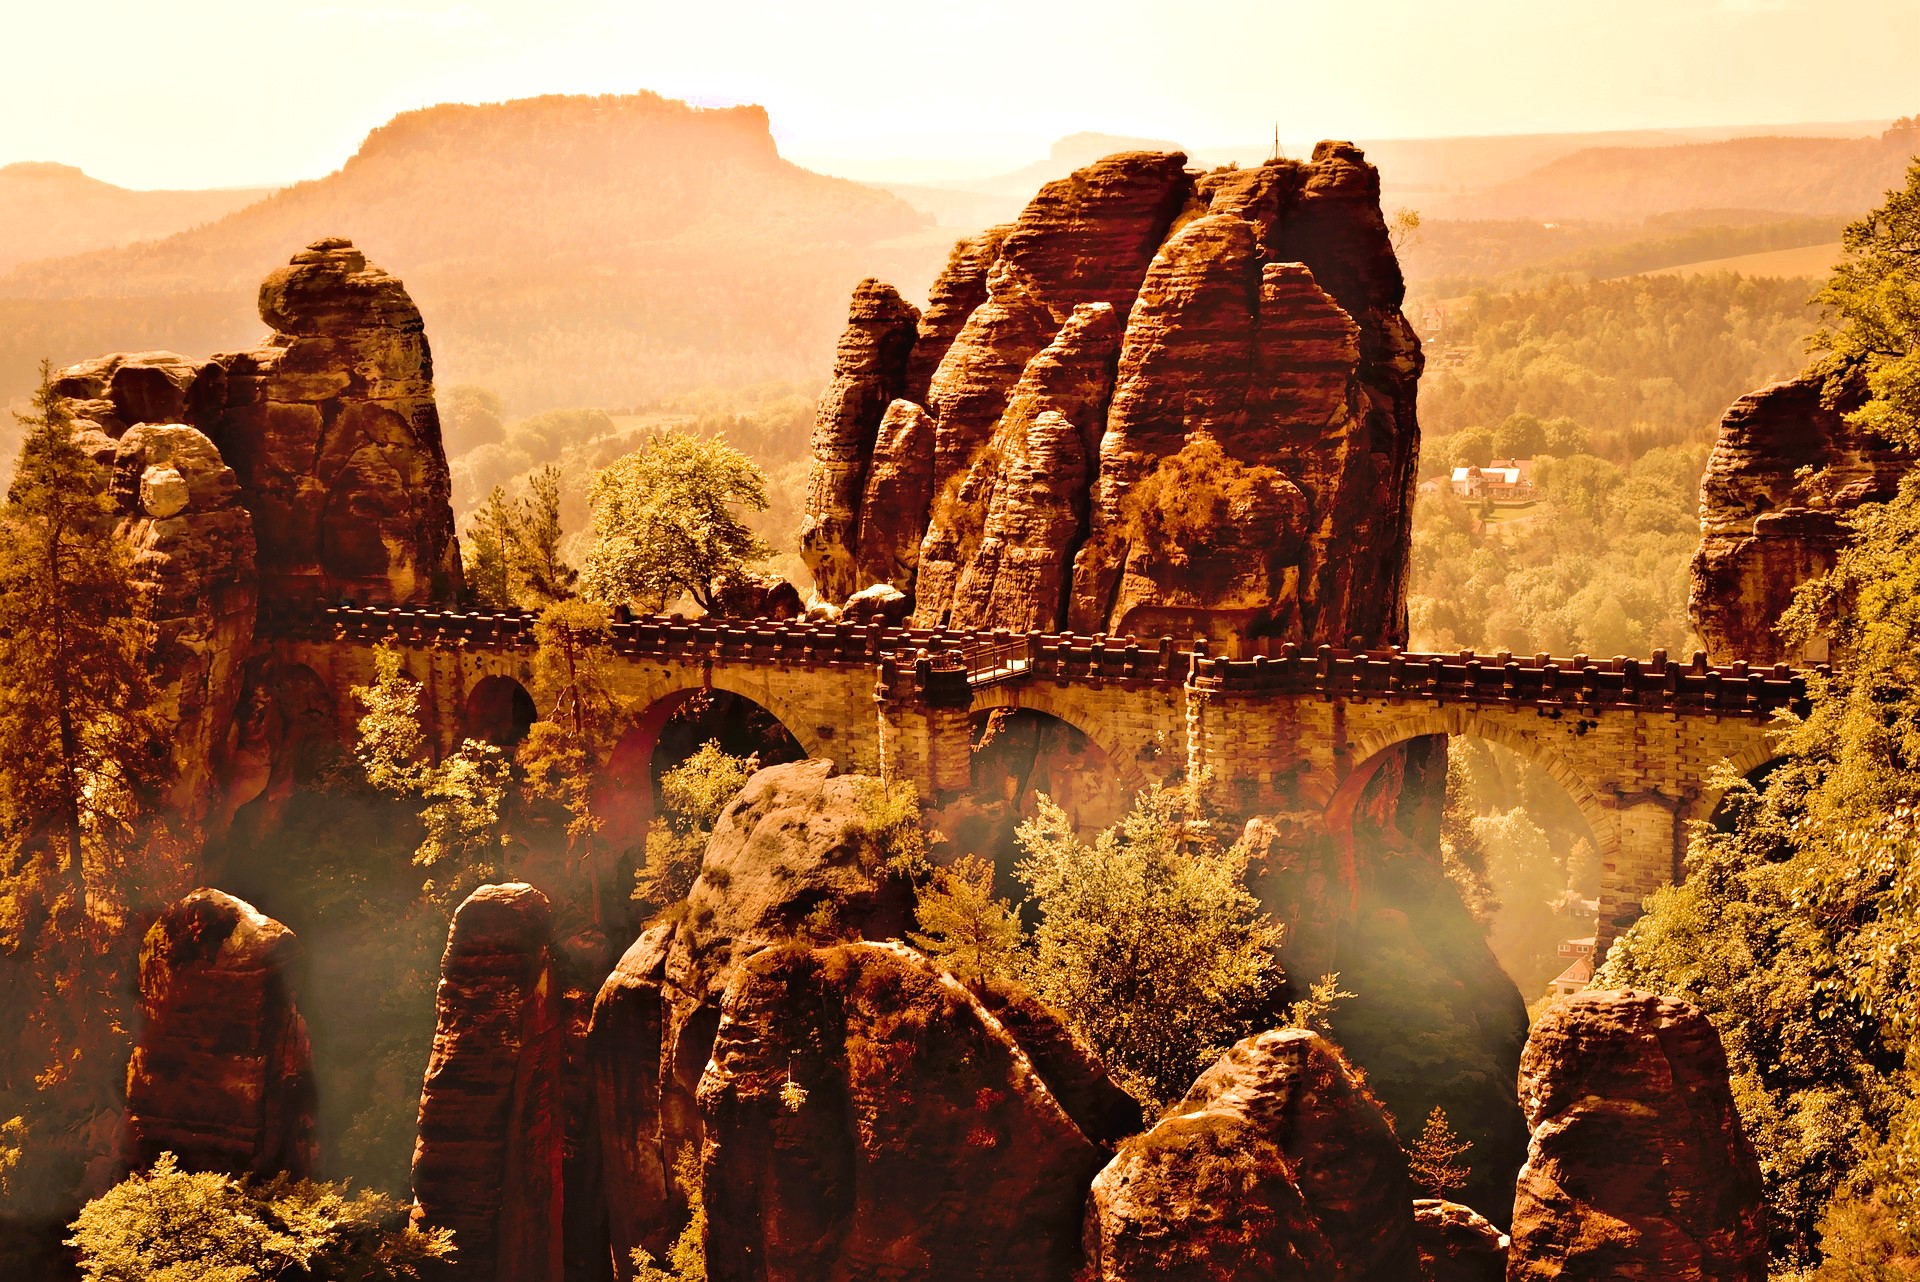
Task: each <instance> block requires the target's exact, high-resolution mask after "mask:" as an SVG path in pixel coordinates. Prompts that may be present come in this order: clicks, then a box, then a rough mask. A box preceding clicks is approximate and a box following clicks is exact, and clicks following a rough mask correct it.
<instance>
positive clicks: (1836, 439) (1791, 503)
mask: <svg viewBox="0 0 1920 1282" xmlns="http://www.w3.org/2000/svg"><path fill="white" fill-rule="evenodd" d="M1824 384H1825V380H1824V379H1823V378H1821V377H1818V376H1803V377H1801V378H1797V379H1793V380H1791V381H1788V382H1784V383H1774V384H1772V385H1771V386H1768V387H1764V388H1761V389H1760V390H1759V391H1757V392H1750V393H1748V394H1747V395H1745V396H1742V397H1741V398H1740V399H1739V400H1737V401H1735V402H1734V403H1733V405H1732V406H1731V408H1729V409H1728V410H1727V413H1726V417H1725V418H1723V419H1722V420H1721V421H1720V435H1719V438H1718V440H1716V441H1715V442H1714V447H1713V454H1712V456H1711V457H1710V458H1709V459H1708V460H1707V471H1706V474H1705V475H1704V476H1703V477H1702V478H1701V480H1700V547H1699V549H1698V550H1697V551H1696V552H1695V553H1694V557H1693V571H1692V582H1691V585H1690V591H1689V596H1688V602H1687V608H1688V612H1689V614H1690V615H1691V617H1692V619H1693V626H1694V629H1695V630H1696V631H1697V632H1698V633H1699V634H1700V637H1701V639H1702V640H1703V641H1705V642H1706V645H1707V649H1708V652H1709V653H1710V654H1711V655H1712V656H1713V657H1714V658H1715V659H1716V660H1719V661H1721V662H1731V661H1733V660H1735V659H1745V660H1747V661H1749V662H1752V663H1772V662H1778V661H1781V660H1786V661H1800V660H1813V661H1819V660H1824V659H1827V658H1828V657H1830V656H1829V655H1828V653H1827V645H1826V641H1825V639H1824V638H1823V639H1820V640H1818V641H1816V642H1815V643H1814V645H1813V646H1812V648H1811V649H1810V650H1807V651H1804V652H1803V651H1801V650H1800V649H1797V648H1790V647H1789V646H1788V644H1787V642H1786V641H1785V640H1784V639H1783V638H1781V637H1780V636H1779V635H1778V634H1777V633H1776V632H1775V631H1774V625H1775V624H1777V623H1778V622H1779V620H1780V615H1781V613H1782V612H1783V611H1785V609H1786V608H1787V606H1788V605H1790V604H1791V603H1792V601H1793V594H1794V592H1795V590H1796V589H1797V588H1799V586H1800V585H1801V584H1802V583H1805V582H1807V581H1808V580H1810V579H1813V578H1815V577H1817V576H1819V575H1821V574H1824V573H1825V572H1826V571H1828V570H1830V569H1832V568H1833V564H1834V560H1835V558H1836V557H1837V556H1838V555H1839V552H1840V549H1841V548H1842V547H1844V546H1845V545H1846V543H1847V541H1848V539H1849V538H1851V536H1852V528H1851V526H1850V524H1849V521H1848V517H1849V515H1850V514H1851V513H1852V511H1853V510H1854V509H1855V508H1857V507H1859V506H1860V505H1861V504H1863V503H1876V502H1882V501H1884V500H1886V499H1889V498H1891V497H1893V494H1894V492H1895V491H1896V490H1897V489H1898V488H1899V485H1900V478H1901V477H1902V476H1904V475H1905V474H1906V471H1907V469H1908V468H1909V467H1910V466H1911V460H1910V459H1908V458H1906V457H1904V456H1902V455H1900V454H1898V453H1897V452H1896V451H1895V450H1894V449H1893V448H1892V447H1891V446H1890V445H1889V444H1888V443H1887V442H1885V441H1882V440H1879V439H1878V438H1875V437H1872V436H1869V435H1868V434H1866V433H1864V432H1862V431H1861V430H1860V429H1858V428H1856V427H1854V426H1852V425H1851V424H1849V423H1848V422H1847V421H1846V416H1847V414H1848V413H1849V412H1851V411H1852V410H1854V409H1856V408H1858V407H1859V405H1860V403H1861V401H1862V399H1863V396H1864V391H1863V389H1862V387H1861V386H1860V385H1859V384H1858V383H1857V382H1856V383H1852V384H1848V385H1846V386H1845V387H1844V388H1843V390H1842V391H1841V393H1840V395H1839V396H1837V397H1836V398H1834V400H1833V403H1831V404H1825V403H1823V401H1824V400H1825V399H1826V398H1825V386H1824ZM1803 468H1810V469H1814V472H1815V473H1819V475H1818V477H1817V479H1816V478H1815V477H1814V476H1812V475H1809V476H1802V475H1800V472H1801V469H1803Z"/></svg>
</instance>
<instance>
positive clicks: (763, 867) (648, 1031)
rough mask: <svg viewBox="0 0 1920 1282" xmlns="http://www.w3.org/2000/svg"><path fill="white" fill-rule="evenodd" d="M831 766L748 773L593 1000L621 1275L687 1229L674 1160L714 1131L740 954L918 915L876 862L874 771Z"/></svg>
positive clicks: (879, 929) (896, 925) (599, 1099)
mask: <svg viewBox="0 0 1920 1282" xmlns="http://www.w3.org/2000/svg"><path fill="white" fill-rule="evenodd" d="M832 771H833V763H832V762H831V761H826V760H813V761H800V762H794V763H791V764H788V765H780V766H770V767H768V768H767V769H765V770H761V771H759V772H758V773H756V774H755V775H754V776H753V777H752V778H751V779H749V780H748V781H747V785H746V787H745V788H743V789H742V790H741V791H740V793H739V795H738V796H736V797H735V798H734V800H733V801H732V803H730V804H729V805H728V807H727V809H726V810H725V811H723V812H722V813H721V815H720V818H719V819H718V820H717V821H716V822H715V825H714V831H713V837H712V839H711V840H710V841H709V843H708V846H707V851H706V854H705V856H704V857H703V859H702V861H701V866H700V875H699V877H698V879H697V880H696V881H695V882H694V885H693V888H692V890H691V891H690V892H689V894H688V897H687V901H686V903H685V905H684V907H683V908H682V909H681V910H680V912H679V914H678V916H677V917H675V918H674V919H673V920H672V921H671V922H669V923H667V924H664V925H660V926H656V927H654V928H652V929H650V930H649V931H647V933H645V934H644V935H642V936H641V937H640V939H639V940H638V941H637V942H636V943H635V944H634V945H633V946H632V947H631V948H629V949H628V950H627V952H626V955H625V956H624V957H622V958H621V960H620V963H619V965H618V966H616V967H615V969H614V972H613V974H612V975H611V976H609V977H608V979H607V981H606V983H605V984H604V985H602V987H601V989H600V994H599V996H598V998H597V999H596V1000H595V1004H594V1010H593V1020H592V1024H591V1027H590V1029H589V1032H588V1047H587V1050H588V1058H589V1061H590V1063H591V1065H592V1069H593V1073H594V1080H595V1083H596V1106H597V1108H598V1109H599V1116H600V1131H601V1142H602V1144H603V1146H604V1159H603V1161H604V1179H605V1183H606V1187H607V1190H608V1202H609V1208H610V1213H611V1229H612V1239H613V1255H614V1263H615V1267H616V1268H617V1269H618V1270H620V1276H621V1277H623V1278H625V1277H629V1276H631V1272H630V1270H631V1265H630V1264H629V1263H627V1256H628V1253H629V1251H630V1250H631V1248H633V1247H635V1246H642V1247H645V1248H646V1249H648V1250H650V1251H652V1252H653V1253H654V1254H655V1255H661V1254H663V1253H664V1250H665V1247H666V1244H667V1242H668V1241H669V1240H670V1239H671V1237H672V1235H673V1233H674V1232H676V1231H677V1229H678V1221H679V1218H680V1216H681V1215H682V1214H683V1211H684V1206H685V1190H684V1189H682V1188H680V1187H679V1185H678V1184H677V1182H676V1176H675V1167H676V1165H678V1163H679V1162H680V1159H681V1157H682V1155H683V1154H685V1153H687V1152H688V1151H692V1152H694V1153H696V1154H697V1153H698V1151H699V1146H700V1143H701V1141H702V1138H703V1135H704V1133H705V1131H704V1124H703V1122H702V1120H701V1117H700V1112H699V1110H698V1108H697V1107H696V1106H695V1102H694V1100H695V1091H696V1089H697V1088H698V1086H699V1082H700V1074H701V1071H702V1070H703V1069H704V1068H705V1066H706V1063H707V1060H708V1057H709V1056H710V1054H711V1053H712V1049H713V1039H714V1034H715V1031H716V1029H717V1028H718V1027H719V1024H720V1007H721V997H722V995H723V993H724V992H725V991H726V988H727V985H728V982H729V981H730V980H731V979H732V977H733V973H734V971H735V969H736V968H737V966H738V965H739V964H740V962H741V961H742V960H743V959H744V958H746V957H748V956H751V955H752V954H753V953H755V952H758V951H759V950H760V949H762V948H764V947H766V946H768V945H769V944H772V943H774V942H776V941H780V940H787V939H793V938H796V937H798V938H827V939H831V938H835V937H839V936H841V935H846V936H853V937H858V936H861V935H867V936H870V937H874V938H887V937H889V936H894V935H898V934H900V933H901V932H902V931H903V930H904V929H905V928H906V927H907V925H908V923H909V922H910V919H911V908H910V904H909V897H908V892H907V891H906V888H905V887H904V886H903V885H901V884H900V883H898V882H897V881H895V880H893V879H890V878H887V877H885V876H883V875H882V874H881V872H880V869H879V867H878V859H877V857H876V855H875V844H874V839H873V835H872V832H871V829H870V827H869V824H868V820H867V818H866V808H865V807H864V806H863V805H862V803H861V796H860V790H861V788H862V787H863V786H865V781H864V780H863V779H862V778H861V777H859V776H852V775H841V776H837V777H836V776H833V774H832Z"/></svg>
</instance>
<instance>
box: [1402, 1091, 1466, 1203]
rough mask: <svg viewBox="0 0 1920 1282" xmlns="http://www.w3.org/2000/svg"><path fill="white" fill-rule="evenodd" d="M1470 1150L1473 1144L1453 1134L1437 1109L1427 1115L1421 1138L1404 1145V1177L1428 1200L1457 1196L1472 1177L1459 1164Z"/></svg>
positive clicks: (1445, 1115)
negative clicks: (1405, 1169) (1411, 1181)
mask: <svg viewBox="0 0 1920 1282" xmlns="http://www.w3.org/2000/svg"><path fill="white" fill-rule="evenodd" d="M1471 1148H1473V1142H1472V1141H1471V1140H1463V1139H1461V1138H1460V1137H1459V1136H1458V1135H1455V1134H1454V1133H1453V1127H1452V1126H1450V1125H1448V1124H1447V1111H1446V1110H1445V1109H1443V1108H1439V1107H1437V1106H1436V1107H1435V1108H1434V1110H1433V1112H1431V1113H1429V1114H1427V1120H1426V1124H1425V1125H1424V1126H1422V1127H1421V1128H1420V1137H1419V1138H1418V1139H1416V1140H1415V1141H1414V1142H1413V1143H1412V1144H1410V1145H1408V1146H1407V1174H1408V1175H1409V1176H1411V1177H1412V1178H1413V1184H1414V1187H1415V1188H1417V1189H1419V1190H1421V1191H1422V1192H1423V1193H1425V1194H1426V1196H1428V1197H1447V1196H1449V1195H1451V1194H1454V1193H1457V1192H1459V1191H1460V1190H1461V1189H1463V1188H1465V1187H1466V1186H1467V1180H1468V1178H1469V1177H1470V1176H1471V1175H1472V1170H1471V1168H1470V1167H1468V1166H1465V1165H1462V1164H1461V1161H1460V1159H1461V1158H1463V1157H1465V1156H1466V1155H1467V1152H1468V1150H1470V1149H1471Z"/></svg>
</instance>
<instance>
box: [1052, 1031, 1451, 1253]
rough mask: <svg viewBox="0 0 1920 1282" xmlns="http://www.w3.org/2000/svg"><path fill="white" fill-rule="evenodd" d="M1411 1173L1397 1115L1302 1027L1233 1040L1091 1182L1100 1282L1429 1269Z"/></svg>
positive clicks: (1090, 1236)
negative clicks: (1396, 1129)
mask: <svg viewBox="0 0 1920 1282" xmlns="http://www.w3.org/2000/svg"><path fill="white" fill-rule="evenodd" d="M1413 1223H1414V1221H1413V1198H1412V1186H1411V1184H1410V1183H1409V1182H1408V1179H1407V1167H1406V1156H1405V1154H1403V1153H1402V1152H1401V1150H1400V1145H1399V1143H1398V1142H1397V1141H1396V1140H1395V1139H1394V1136H1393V1128H1392V1127H1391V1126H1390V1125H1389V1123H1388V1121H1387V1118H1386V1115H1385V1114H1384V1113H1383V1112H1382V1111H1381V1109H1380V1106H1379V1104H1378V1103H1377V1102H1375V1100H1374V1099H1373V1096H1372V1095H1371V1094H1369V1093H1368V1091H1367V1089H1366V1087H1365V1086H1364V1085H1363V1084H1361V1082H1360V1081H1359V1080H1358V1079H1357V1078H1356V1077H1354V1075H1353V1074H1352V1072H1351V1071H1350V1070H1349V1069H1348V1068H1347V1066H1346V1065H1345V1063H1344V1062H1343V1061H1342V1060H1341V1059H1340V1056H1339V1054H1338V1053H1337V1052H1336V1051H1334V1050H1333V1049H1332V1047H1330V1046H1329V1045H1328V1044H1327V1043H1326V1042H1325V1041H1324V1040H1322V1039H1321V1038H1320V1037H1319V1035H1318V1034H1315V1033H1310V1032H1307V1031H1305V1030H1302V1029H1284V1030H1278V1031H1273V1032H1266V1033H1260V1034H1258V1035H1257V1036H1254V1037H1249V1038H1247V1039H1245V1040H1244V1041H1241V1042H1240V1043H1239V1044H1237V1045H1235V1046H1234V1047H1233V1048H1232V1049H1231V1050H1229V1051H1228V1052H1227V1053H1226V1054H1225V1055H1223V1056H1222V1057H1221V1058H1220V1060H1219V1061H1218V1062H1216V1063H1215V1064H1214V1065H1213V1066H1212V1067H1210V1068H1209V1069H1207V1070H1206V1072H1204V1073H1202V1074H1201V1075H1200V1076H1199V1078H1198V1079H1197V1080H1196V1081H1195V1082H1194V1084H1193V1088H1192V1089H1191V1090H1189V1091H1188V1092H1187V1095H1186V1097H1185V1098H1184V1099H1182V1100H1181V1101H1180V1102H1179V1103H1178V1104H1176V1105H1175V1106H1174V1107H1173V1108H1172V1109H1170V1110H1168V1112H1167V1115H1166V1116H1165V1117H1163V1118H1162V1119H1161V1120H1160V1121H1159V1123H1157V1124H1156V1125H1155V1126H1154V1127H1153V1128H1152V1129H1151V1130H1149V1131H1147V1132H1146V1133H1145V1134H1143V1135H1139V1136H1136V1137H1134V1138H1133V1139H1131V1140H1128V1141H1127V1142H1126V1143H1125V1144H1123V1145H1121V1146H1120V1150H1119V1152H1117V1153H1116V1154H1115V1155H1114V1158H1113V1161H1112V1162H1110V1163H1109V1164H1108V1165H1107V1167H1106V1169H1104V1170H1102V1171H1101V1172H1100V1174H1099V1177H1098V1178H1096V1179H1095V1180H1094V1182H1093V1191H1092V1195H1091V1197H1090V1198H1089V1199H1088V1203H1087V1210H1086V1223H1085V1244H1086V1255H1087V1273H1086V1276H1087V1277H1088V1278H1089V1279H1091V1280H1092V1282H1147V1280H1148V1279H1177V1280H1179V1282H1188V1280H1191V1282H1213V1280H1214V1279H1218V1280H1220V1282H1226V1280H1227V1279H1234V1278H1250V1277H1261V1278H1299V1279H1302V1280H1303V1282H1304V1280H1305V1279H1314V1278H1322V1277H1338V1278H1343V1279H1352V1280H1353V1282H1361V1280H1362V1279H1365V1280H1367V1282H1403V1280H1405V1279H1409V1278H1414V1277H1417V1276H1418V1267H1419V1266H1418V1262H1417V1254H1416V1251H1415V1247H1414V1228H1413Z"/></svg>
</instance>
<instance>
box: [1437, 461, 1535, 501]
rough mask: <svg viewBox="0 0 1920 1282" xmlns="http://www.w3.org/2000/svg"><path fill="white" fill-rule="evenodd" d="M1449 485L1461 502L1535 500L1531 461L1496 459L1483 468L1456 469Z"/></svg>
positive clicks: (1470, 465) (1468, 466) (1467, 467)
mask: <svg viewBox="0 0 1920 1282" xmlns="http://www.w3.org/2000/svg"><path fill="white" fill-rule="evenodd" d="M1449 483H1450V484H1451V485H1452V487H1453V492H1454V493H1455V494H1458V495H1459V496H1460V497H1461V498H1463V499H1491V500H1492V501H1493V502H1495V503H1531V502H1533V500H1534V499H1535V498H1536V497H1538V496H1537V494H1536V492H1535V490H1534V487H1533V460H1532V459H1510V458H1497V459H1495V460H1493V462H1491V463H1489V464H1487V466H1485V467H1475V466H1473V465H1472V464H1468V465H1467V466H1465V467H1456V468H1454V469H1453V475H1452V477H1451V479H1450V482H1449Z"/></svg>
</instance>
